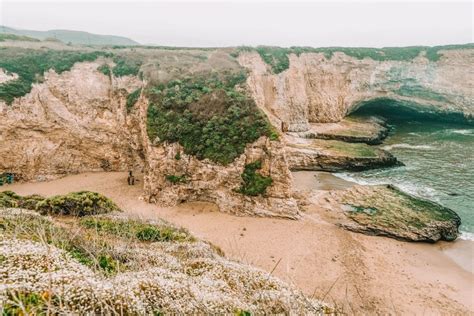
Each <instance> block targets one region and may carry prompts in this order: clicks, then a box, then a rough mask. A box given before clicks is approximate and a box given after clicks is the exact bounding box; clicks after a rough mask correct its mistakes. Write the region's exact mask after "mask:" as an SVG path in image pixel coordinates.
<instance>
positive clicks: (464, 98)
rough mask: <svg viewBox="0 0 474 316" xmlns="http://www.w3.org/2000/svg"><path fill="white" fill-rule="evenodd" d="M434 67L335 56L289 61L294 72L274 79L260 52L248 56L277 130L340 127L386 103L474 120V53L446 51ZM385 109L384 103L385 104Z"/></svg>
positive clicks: (422, 61)
mask: <svg viewBox="0 0 474 316" xmlns="http://www.w3.org/2000/svg"><path fill="white" fill-rule="evenodd" d="M439 53H440V54H441V55H442V57H441V58H440V59H439V60H438V61H436V62H432V61H429V60H428V59H427V58H425V57H424V56H422V55H420V56H418V57H417V58H415V59H413V60H410V61H376V60H373V59H370V58H365V59H361V60H359V59H356V58H353V57H350V56H347V55H345V54H343V53H334V54H333V56H332V58H331V59H327V58H326V57H325V56H324V54H322V53H303V54H301V55H300V56H297V55H295V54H291V55H290V56H289V59H290V66H289V69H287V70H285V71H283V72H282V73H280V74H273V73H272V72H271V70H270V69H271V68H270V66H268V65H267V64H265V62H264V61H263V60H262V59H261V58H260V56H259V55H258V54H257V53H255V52H250V53H243V54H241V55H240V57H239V62H240V63H241V65H243V66H245V67H247V68H248V69H249V71H250V77H249V79H248V81H247V82H248V85H249V87H250V90H251V92H252V94H253V97H254V99H255V100H256V102H257V104H258V105H259V107H260V108H261V109H262V110H264V111H265V113H266V114H267V115H268V116H269V117H270V119H271V121H272V122H273V123H274V125H275V126H280V124H281V122H282V121H283V122H284V123H286V124H288V128H289V131H295V132H300V131H306V130H308V129H309V128H310V126H309V123H312V122H338V121H340V120H341V119H342V118H343V117H344V116H346V115H347V114H348V113H349V112H350V111H352V110H354V109H355V108H357V107H358V106H360V105H361V104H363V102H365V101H369V100H373V99H378V98H383V99H385V98H386V99H391V100H396V101H400V102H405V103H406V104H408V105H409V106H415V107H419V108H421V109H423V110H424V111H432V112H440V113H460V114H462V115H464V116H465V117H466V118H467V119H470V120H474V104H473V100H474V83H473V81H472V67H471V65H472V64H473V63H474V50H472V49H464V50H446V51H440V52H439ZM381 104H382V106H383V103H381Z"/></svg>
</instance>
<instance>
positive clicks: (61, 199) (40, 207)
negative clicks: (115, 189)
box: [36, 191, 120, 217]
mask: <svg viewBox="0 0 474 316" xmlns="http://www.w3.org/2000/svg"><path fill="white" fill-rule="evenodd" d="M36 210H37V211H38V212H39V213H41V214H48V215H72V216H79V217H80V216H86V215H97V214H105V213H110V212H113V211H119V210H120V209H119V208H118V206H117V205H115V203H114V202H112V201H111V200H110V199H108V198H106V197H105V196H103V195H102V194H99V193H96V192H90V191H81V192H73V193H69V194H66V195H56V196H53V197H50V198H47V199H44V200H43V201H40V202H38V204H36Z"/></svg>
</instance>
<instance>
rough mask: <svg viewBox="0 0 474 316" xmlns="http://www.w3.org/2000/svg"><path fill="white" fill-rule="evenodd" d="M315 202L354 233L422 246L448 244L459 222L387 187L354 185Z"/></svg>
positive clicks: (454, 216) (438, 208) (452, 215)
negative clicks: (416, 243)
mask: <svg viewBox="0 0 474 316" xmlns="http://www.w3.org/2000/svg"><path fill="white" fill-rule="evenodd" d="M310 199H311V198H310ZM317 199H318V200H320V199H323V200H324V201H329V202H328V203H329V205H328V206H329V207H330V208H331V210H332V211H333V212H334V213H333V215H334V217H335V218H336V222H337V223H338V224H339V225H340V226H342V227H344V228H346V229H348V230H351V231H354V232H358V233H363V234H367V235H380V236H387V237H391V238H395V239H400V240H406V241H424V242H436V241H438V240H446V241H452V240H455V239H456V238H457V236H458V234H459V231H458V228H459V226H460V224H461V219H460V218H459V216H458V215H457V214H456V213H455V212H454V211H452V210H451V209H448V208H446V207H443V206H441V205H439V204H437V203H434V202H431V201H427V200H423V199H420V198H417V197H414V196H411V195H409V194H406V193H404V192H402V191H400V190H399V189H397V188H395V187H393V186H391V185H388V186H383V185H379V186H359V185H356V186H353V187H351V188H350V189H346V190H339V191H329V192H327V193H325V194H323V195H322V196H321V195H318V196H317ZM337 217H339V218H337Z"/></svg>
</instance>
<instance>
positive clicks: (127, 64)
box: [112, 55, 143, 77]
mask: <svg viewBox="0 0 474 316" xmlns="http://www.w3.org/2000/svg"><path fill="white" fill-rule="evenodd" d="M113 61H114V63H115V66H114V67H113V68H112V73H113V74H114V76H116V77H123V76H137V75H138V73H139V72H140V67H141V65H142V63H143V62H142V61H140V60H137V59H133V58H127V57H125V56H118V55H116V56H114V57H113Z"/></svg>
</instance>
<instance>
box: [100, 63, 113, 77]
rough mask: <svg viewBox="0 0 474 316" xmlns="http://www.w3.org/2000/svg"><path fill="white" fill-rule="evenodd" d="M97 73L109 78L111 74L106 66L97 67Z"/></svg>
mask: <svg viewBox="0 0 474 316" xmlns="http://www.w3.org/2000/svg"><path fill="white" fill-rule="evenodd" d="M97 71H99V72H101V73H103V74H104V75H106V76H108V77H110V75H111V74H112V71H111V70H110V66H109V65H108V64H102V65H100V66H99V67H97Z"/></svg>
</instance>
